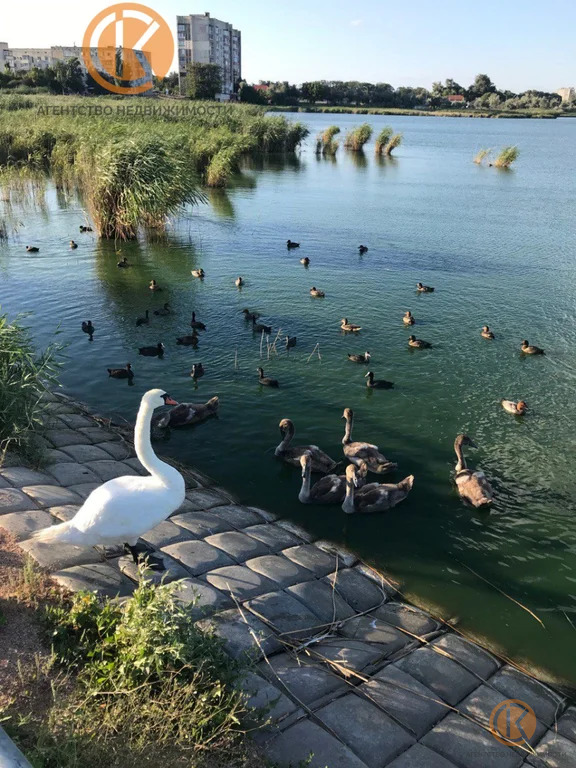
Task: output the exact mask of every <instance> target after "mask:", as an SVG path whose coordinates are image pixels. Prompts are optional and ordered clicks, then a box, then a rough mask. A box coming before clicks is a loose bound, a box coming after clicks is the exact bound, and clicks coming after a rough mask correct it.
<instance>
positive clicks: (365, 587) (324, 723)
mask: <svg viewBox="0 0 576 768" xmlns="http://www.w3.org/2000/svg"><path fill="white" fill-rule="evenodd" d="M49 407H50V410H51V412H52V414H53V415H52V420H51V423H50V425H49V426H50V429H49V431H48V432H47V435H46V438H47V441H48V445H47V447H48V456H49V462H50V463H49V464H48V465H47V467H46V468H45V469H44V470H43V471H41V472H37V471H33V470H30V469H26V468H24V467H21V466H11V465H10V464H14V462H10V461H8V463H7V464H8V465H5V466H4V467H3V468H2V469H0V526H2V527H4V528H6V529H7V530H9V531H10V532H11V533H12V534H14V535H15V536H16V537H17V538H18V539H19V540H20V541H21V542H22V543H21V546H22V547H23V549H25V550H26V551H27V552H29V553H30V555H32V556H33V557H34V558H35V559H36V561H37V562H38V563H39V564H40V565H41V566H43V567H45V568H47V569H48V570H49V571H51V572H52V574H53V577H54V579H56V581H58V582H59V583H60V584H62V585H63V586H65V587H68V588H69V589H71V590H78V589H91V590H92V589H96V590H98V591H99V592H101V593H102V594H105V595H122V596H129V595H130V594H131V593H132V591H133V590H134V588H135V580H136V578H137V574H136V571H135V567H134V565H133V564H132V562H131V560H130V559H129V558H127V557H125V556H123V555H122V553H121V550H120V549H119V550H118V551H110V550H108V551H103V550H98V549H88V550H87V549H80V548H78V547H73V546H68V545H58V546H54V545H50V546H46V545H42V544H39V543H35V542H33V541H26V540H25V539H26V538H27V536H29V534H30V533H31V532H32V531H34V530H36V529H38V528H41V527H44V526H46V525H49V524H51V523H54V522H58V521H61V520H67V519H69V518H70V517H71V516H72V515H73V514H74V513H75V511H76V510H77V509H78V507H79V506H80V505H81V504H82V501H83V500H84V499H85V498H86V496H87V495H88V494H89V493H90V491H91V490H92V489H93V488H95V487H96V486H97V485H98V484H100V483H101V482H103V481H105V480H109V479H110V478H113V477H118V476H120V475H126V474H139V473H144V471H143V469H142V467H141V465H140V464H139V462H138V460H137V459H136V458H135V455H134V452H133V450H132V447H131V446H130V445H129V444H128V443H127V442H126V441H124V440H123V438H122V437H121V436H120V434H119V433H118V431H114V430H109V429H106V428H104V427H103V426H102V424H101V422H98V421H95V420H94V419H93V418H92V417H91V416H90V415H89V414H88V413H87V412H86V411H84V410H83V409H82V408H81V407H80V406H78V405H76V404H74V403H72V402H71V401H69V400H67V399H66V398H63V397H62V396H52V397H51V398H50V406H49ZM185 476H186V480H187V486H188V491H187V493H186V501H185V503H184V505H183V506H182V507H181V508H180V509H179V510H178V511H177V512H176V513H175V514H174V515H173V516H172V517H171V518H170V520H168V521H166V522H164V523H162V524H161V525H159V526H158V527H157V528H155V529H154V530H152V531H150V532H149V533H148V534H147V535H146V536H145V537H144V538H145V540H146V541H147V542H148V543H149V544H151V545H153V546H154V547H155V548H156V550H157V551H158V553H159V554H160V555H161V556H162V558H163V560H164V563H165V566H166V569H167V579H168V580H169V581H176V580H178V584H175V586H174V589H175V591H176V592H177V594H178V596H179V597H180V599H181V600H183V601H184V602H186V603H190V604H192V603H193V601H194V600H195V598H199V600H198V602H196V603H194V605H191V610H192V611H193V613H194V615H195V617H197V620H198V622H200V624H201V626H205V627H208V626H210V627H212V628H213V629H214V631H215V632H216V633H217V634H218V635H219V636H220V637H222V638H223V640H224V641H225V642H226V645H227V648H228V650H229V652H230V653H231V654H232V655H233V656H235V657H241V656H250V657H251V659H252V660H253V665H252V666H251V668H250V670H249V671H248V672H247V673H246V674H245V676H244V679H243V683H242V687H243V690H245V691H246V696H247V698H248V699H249V702H250V704H251V705H252V706H254V707H258V708H259V707H267V708H268V710H269V717H270V718H271V722H270V725H269V726H268V727H266V728H265V729H263V730H259V731H256V732H255V738H256V739H257V740H258V741H259V742H260V743H261V744H262V746H263V748H264V749H265V751H266V752H267V753H268V754H269V756H270V758H271V760H272V761H275V762H277V764H278V765H281V766H287V765H289V764H293V765H294V766H297V765H298V763H299V761H300V760H303V759H305V758H307V757H308V755H309V754H310V753H314V757H313V759H312V761H311V763H310V765H311V766H312V768H325V766H328V768H384V767H386V768H489V767H490V768H492V767H493V766H495V767H496V768H517V767H518V766H521V765H522V766H527V767H528V766H530V767H531V768H576V707H571V706H568V702H567V701H566V699H565V698H564V697H563V696H562V695H560V694H559V693H557V692H556V691H554V690H552V689H551V688H549V687H547V686H545V685H543V684H542V683H540V682H538V681H537V680H535V679H533V678H530V677H528V676H527V675H525V674H523V673H521V672H519V671H517V670H516V669H515V668H513V667H511V666H509V665H507V664H503V663H502V662H501V661H499V660H498V659H496V658H494V657H493V656H492V655H491V654H490V653H488V652H487V651H485V650H484V649H482V648H480V647H479V646H477V645H475V644H473V643H471V642H469V641H467V640H465V639H464V638H462V637H461V636H459V635H458V634H457V633H455V632H454V631H452V630H451V629H450V628H448V627H447V626H446V625H443V624H440V623H439V622H438V621H436V620H435V619H434V618H432V617H431V616H429V615H428V614H426V613H424V612H422V611H420V610H418V609H416V608H414V607H412V606H410V605H408V604H406V603H405V602H402V601H401V600H400V599H399V596H398V595H397V593H395V591H394V589H393V587H392V585H391V584H390V583H389V582H386V581H385V580H384V579H382V578H381V577H379V576H378V574H376V573H375V572H374V571H372V570H371V569H370V568H368V567H367V566H365V565H363V564H362V563H360V562H358V561H357V559H356V558H355V557H354V556H352V555H350V554H349V553H346V552H341V551H337V550H336V549H335V548H334V547H332V546H330V544H328V543H326V542H321V541H313V539H312V537H311V536H310V535H309V534H308V533H307V532H306V531H304V530H302V529H300V528H298V527H296V526H294V525H293V524H290V523H289V522H287V521H284V520H279V519H277V517H276V515H274V514H273V513H270V512H266V511H264V510H261V509H257V508H254V507H247V506H241V505H239V504H237V503H236V502H235V501H234V499H233V497H231V496H230V494H228V493H227V492H226V491H224V490H222V489H220V488H214V487H210V484H209V481H207V479H206V478H204V477H202V476H200V475H199V474H197V473H195V472H193V471H189V472H185ZM507 699H520V700H521V701H523V702H525V703H526V704H528V705H529V706H530V707H531V708H532V709H533V711H534V713H535V715H536V723H535V730H534V733H533V735H531V738H530V740H529V743H527V744H526V745H525V746H523V747H521V746H506V745H505V744H502V743H500V742H499V741H497V740H496V739H495V738H494V736H493V735H492V733H491V732H490V730H489V718H490V713H491V712H492V710H493V709H494V708H495V707H497V706H498V705H500V704H501V703H502V702H503V701H505V700H507Z"/></svg>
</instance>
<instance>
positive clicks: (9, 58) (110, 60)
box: [0, 43, 152, 82]
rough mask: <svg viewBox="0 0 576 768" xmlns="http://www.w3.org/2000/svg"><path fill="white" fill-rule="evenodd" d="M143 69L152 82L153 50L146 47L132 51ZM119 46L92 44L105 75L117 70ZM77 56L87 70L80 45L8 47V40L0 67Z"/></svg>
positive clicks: (25, 68) (0, 49)
mask: <svg viewBox="0 0 576 768" xmlns="http://www.w3.org/2000/svg"><path fill="white" fill-rule="evenodd" d="M133 53H134V55H135V56H136V58H137V59H138V62H139V63H140V66H141V68H142V70H143V72H144V78H142V79H143V80H146V81H150V82H152V68H151V66H150V54H146V52H145V51H134V52H133ZM116 54H117V51H116V48H114V47H113V46H110V47H107V48H91V49H90V55H91V58H92V61H93V62H95V66H96V69H97V70H98V71H100V72H102V73H103V74H104V75H106V76H109V73H111V72H115V69H116ZM70 59H78V61H79V63H80V67H81V69H82V71H83V73H84V74H86V65H85V63H84V58H83V56H82V48H81V47H80V46H77V45H53V46H51V47H50V48H9V47H8V43H0V71H4V69H5V68H6V65H8V67H9V68H10V70H11V71H12V72H29V71H30V70H31V69H34V68H35V67H36V68H37V69H48V67H53V66H54V64H56V62H58V61H70Z"/></svg>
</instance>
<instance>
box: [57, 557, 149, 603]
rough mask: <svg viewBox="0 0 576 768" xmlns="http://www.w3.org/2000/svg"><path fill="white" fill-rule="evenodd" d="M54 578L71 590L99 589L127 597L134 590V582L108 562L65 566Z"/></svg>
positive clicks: (112, 595)
mask: <svg viewBox="0 0 576 768" xmlns="http://www.w3.org/2000/svg"><path fill="white" fill-rule="evenodd" d="M52 578H53V579H54V580H55V581H57V582H58V584H60V585H61V586H62V587H65V588H66V589H69V590H70V591H71V592H79V591H80V590H88V591H89V592H92V591H93V590H97V591H98V592H99V593H100V594H102V595H106V596H107V597H117V596H119V597H126V596H129V595H131V594H132V592H133V591H134V584H133V582H131V581H130V579H127V578H126V576H123V575H122V574H121V573H120V570H119V569H118V568H114V567H113V566H111V565H109V564H108V563H92V564H89V565H76V566H73V567H72V568H63V569H62V570H60V571H56V572H55V573H53V574H52Z"/></svg>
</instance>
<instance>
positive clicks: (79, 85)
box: [54, 58, 85, 93]
mask: <svg viewBox="0 0 576 768" xmlns="http://www.w3.org/2000/svg"><path fill="white" fill-rule="evenodd" d="M54 80H55V84H56V88H57V89H58V90H59V91H60V93H84V90H85V86H84V75H83V74H82V67H81V66H80V62H79V61H78V59H77V58H73V59H69V60H68V61H57V62H56V64H55V65H54Z"/></svg>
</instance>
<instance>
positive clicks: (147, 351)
mask: <svg viewBox="0 0 576 768" xmlns="http://www.w3.org/2000/svg"><path fill="white" fill-rule="evenodd" d="M138 354H139V355H144V357H162V355H163V354H164V344H162V342H161V341H159V342H158V344H156V346H153V347H140V348H139V349H138Z"/></svg>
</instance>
